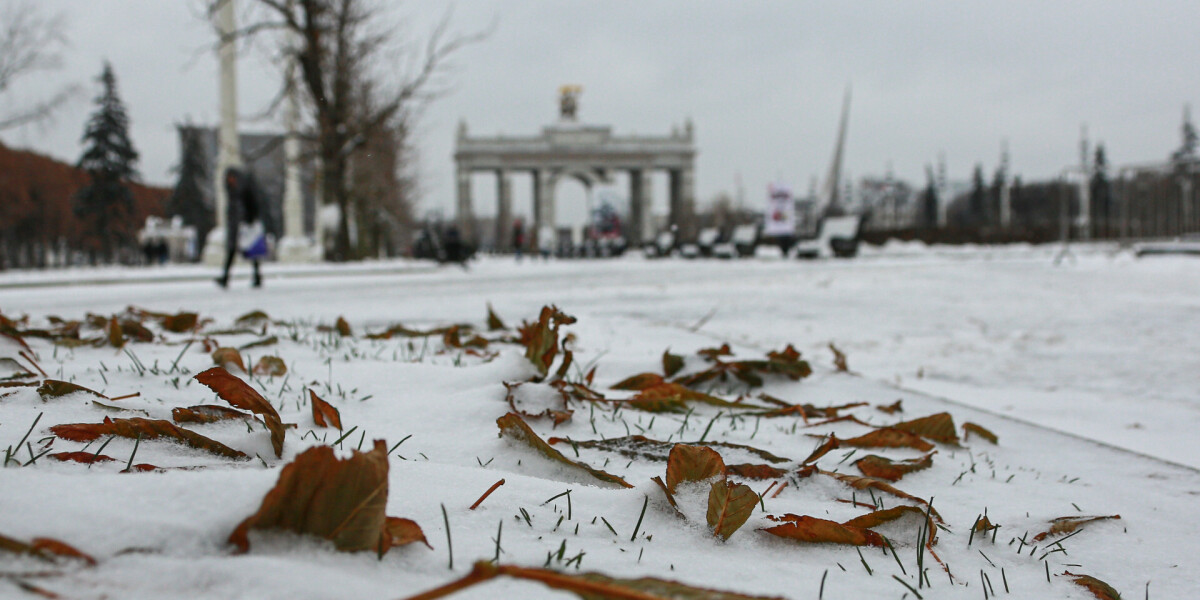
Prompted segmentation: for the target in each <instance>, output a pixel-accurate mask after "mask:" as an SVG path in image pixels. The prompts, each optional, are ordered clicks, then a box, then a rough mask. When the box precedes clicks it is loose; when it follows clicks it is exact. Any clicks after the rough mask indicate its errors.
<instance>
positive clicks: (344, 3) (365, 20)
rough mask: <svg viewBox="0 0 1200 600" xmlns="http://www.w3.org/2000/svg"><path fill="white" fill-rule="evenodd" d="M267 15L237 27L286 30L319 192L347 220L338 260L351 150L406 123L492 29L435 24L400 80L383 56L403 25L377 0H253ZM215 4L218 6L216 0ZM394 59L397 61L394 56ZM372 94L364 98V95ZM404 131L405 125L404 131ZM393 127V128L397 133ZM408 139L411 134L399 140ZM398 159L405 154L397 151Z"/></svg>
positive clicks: (344, 252)
mask: <svg viewBox="0 0 1200 600" xmlns="http://www.w3.org/2000/svg"><path fill="white" fill-rule="evenodd" d="M256 3H257V5H258V6H259V7H260V8H261V9H263V10H262V11H260V15H263V16H262V18H260V19H256V20H254V21H252V22H250V23H249V24H248V25H247V26H246V27H244V28H242V29H241V30H239V31H238V32H237V35H239V36H243V37H245V36H254V35H256V34H258V33H260V32H264V31H276V32H280V31H281V32H283V33H284V41H283V45H282V47H283V48H284V53H285V55H286V58H288V59H294V60H295V61H296V63H297V64H298V65H299V68H300V71H299V80H300V84H299V87H300V89H301V91H302V92H303V96H304V99H305V105H306V106H307V107H308V117H309V125H310V126H311V127H312V129H313V131H312V135H313V137H314V138H315V140H316V147H317V155H318V158H319V159H320V163H321V167H320V168H321V170H322V173H321V175H322V182H323V183H322V185H323V189H322V190H321V191H322V194H323V196H324V198H325V201H326V202H333V203H335V204H336V205H337V207H338V209H339V212H340V214H341V215H342V218H341V219H340V220H339V225H338V230H337V234H336V238H335V242H334V256H333V259H334V260H348V259H352V258H355V257H356V256H357V254H358V250H357V249H356V248H355V247H352V245H351V240H350V217H351V214H352V207H353V206H354V202H353V190H352V188H353V185H352V183H353V181H352V179H353V178H352V177H351V170H350V168H349V165H350V163H351V156H352V155H354V154H355V153H356V151H357V150H358V149H360V148H361V147H363V146H364V144H366V143H367V140H369V139H371V138H372V136H374V135H376V133H377V132H379V131H380V130H384V129H388V128H392V129H393V130H395V128H396V127H397V125H400V124H403V125H404V126H405V128H406V127H407V122H408V120H409V119H410V118H411V115H413V114H415V111H416V109H417V108H418V107H419V105H421V104H422V103H424V102H426V101H428V100H430V99H431V98H433V97H435V96H437V95H438V94H439V93H441V92H443V91H444V90H445V83H444V82H443V81H442V79H441V78H440V77H439V76H440V75H441V74H442V73H443V72H444V70H445V68H446V66H447V60H448V58H449V57H450V56H451V55H452V54H453V53H455V52H456V51H458V50H459V49H461V48H463V47H464V46H466V45H468V44H470V43H473V42H475V41H478V40H481V39H483V38H484V37H486V35H487V33H486V32H484V33H476V34H471V35H451V34H450V33H449V32H448V29H449V15H447V16H446V17H444V18H443V19H442V20H441V21H440V22H439V23H438V25H437V26H436V27H435V28H434V30H433V31H432V33H431V34H430V35H429V37H428V38H427V40H426V41H425V43H424V45H423V47H422V49H421V50H419V51H414V52H409V54H408V55H407V56H406V57H404V59H405V60H408V61H411V63H412V64H413V65H414V68H413V69H412V71H411V72H410V73H408V74H407V76H404V75H401V76H400V80H399V81H393V80H390V79H389V76H395V75H394V72H388V73H385V72H384V70H383V68H382V65H381V62H382V61H383V60H385V59H388V60H389V61H391V59H392V58H393V57H390V56H387V53H388V51H389V50H391V49H393V47H394V46H395V45H396V44H397V43H399V42H400V41H401V40H399V39H398V35H399V34H398V33H397V31H398V29H397V28H396V27H395V26H394V25H395V24H394V23H388V22H386V21H387V19H385V18H383V16H382V9H381V3H378V2H374V1H372V0H256ZM213 6H214V7H215V4H214V5H213ZM392 64H395V61H392ZM368 94H369V95H370V97H369V98H367V97H366V96H367V95H368ZM402 130H403V131H406V129H402ZM393 133H394V131H393ZM401 141H406V140H401ZM396 158H397V159H401V158H403V153H401V152H400V151H399V149H397V156H396Z"/></svg>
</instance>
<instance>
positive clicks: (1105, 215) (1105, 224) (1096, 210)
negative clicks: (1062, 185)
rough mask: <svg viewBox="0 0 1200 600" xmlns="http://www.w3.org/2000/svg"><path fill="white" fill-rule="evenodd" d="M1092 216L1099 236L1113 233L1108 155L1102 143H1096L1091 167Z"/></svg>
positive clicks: (1114, 215) (1112, 207)
mask: <svg viewBox="0 0 1200 600" xmlns="http://www.w3.org/2000/svg"><path fill="white" fill-rule="evenodd" d="M1091 197H1092V217H1093V220H1094V221H1095V222H1096V223H1097V224H1098V225H1099V228H1098V229H1097V233H1099V234H1100V235H1101V236H1110V235H1112V234H1113V231H1114V229H1115V228H1114V227H1113V220H1114V219H1115V218H1116V216H1117V215H1116V214H1114V213H1115V212H1116V211H1115V210H1114V209H1115V207H1114V206H1113V198H1112V184H1111V183H1110V182H1109V180H1108V156H1107V155H1106V154H1105V152H1104V144H1102V143H1101V144H1096V158H1095V164H1094V165H1093V169H1092V181H1091Z"/></svg>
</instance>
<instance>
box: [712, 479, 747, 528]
mask: <svg viewBox="0 0 1200 600" xmlns="http://www.w3.org/2000/svg"><path fill="white" fill-rule="evenodd" d="M755 504H758V494H755V493H754V490H752V489H750V486H748V485H745V484H741V483H732V482H730V481H729V480H727V479H722V480H721V481H714V482H713V483H712V489H711V490H709V493H708V513H707V515H706V519H707V521H708V526H709V527H711V528H712V532H713V535H715V536H717V537H719V538H721V539H723V540H728V539H729V536H731V535H733V532H735V531H737V530H738V528H739V527H741V526H742V525H744V524H745V523H746V520H747V519H749V518H750V513H752V512H754V505H755Z"/></svg>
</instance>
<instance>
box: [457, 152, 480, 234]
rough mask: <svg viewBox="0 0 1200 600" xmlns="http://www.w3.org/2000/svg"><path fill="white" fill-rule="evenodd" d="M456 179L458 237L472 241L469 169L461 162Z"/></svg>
mask: <svg viewBox="0 0 1200 600" xmlns="http://www.w3.org/2000/svg"><path fill="white" fill-rule="evenodd" d="M457 181H458V206H457V208H458V233H459V235H460V236H461V238H460V239H463V240H467V241H470V242H471V243H474V242H475V241H476V240H475V232H474V224H475V211H474V209H473V208H472V207H471V170H470V169H468V168H466V167H464V166H463V165H462V164H459V165H458V168H457Z"/></svg>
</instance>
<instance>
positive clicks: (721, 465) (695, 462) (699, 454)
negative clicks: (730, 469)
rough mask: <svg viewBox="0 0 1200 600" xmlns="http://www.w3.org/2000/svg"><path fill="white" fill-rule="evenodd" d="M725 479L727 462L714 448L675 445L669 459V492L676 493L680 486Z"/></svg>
mask: <svg viewBox="0 0 1200 600" xmlns="http://www.w3.org/2000/svg"><path fill="white" fill-rule="evenodd" d="M713 477H719V478H721V479H724V478H725V461H723V460H721V455H720V454H718V453H717V451H716V450H713V449H712V448H707V447H704V446H689V445H687V444H675V446H674V447H672V448H671V453H670V455H668V457H667V490H668V491H670V492H671V493H672V494H674V493H675V491H676V489H677V488H678V487H679V484H681V483H686V482H690V481H704V480H706V479H711V478H713Z"/></svg>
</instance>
